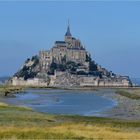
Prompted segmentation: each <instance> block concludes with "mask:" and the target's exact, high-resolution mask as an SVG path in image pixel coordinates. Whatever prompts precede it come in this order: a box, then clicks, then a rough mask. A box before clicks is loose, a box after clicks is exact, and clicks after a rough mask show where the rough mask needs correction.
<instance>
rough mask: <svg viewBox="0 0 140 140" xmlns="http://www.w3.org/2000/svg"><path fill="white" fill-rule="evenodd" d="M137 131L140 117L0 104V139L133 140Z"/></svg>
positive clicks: (139, 125)
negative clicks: (89, 114)
mask: <svg viewBox="0 0 140 140" xmlns="http://www.w3.org/2000/svg"><path fill="white" fill-rule="evenodd" d="M129 92H130V91H129ZM131 92H132V91H131ZM133 92H134V90H133ZM136 92H137V93H136ZM135 94H137V95H139V92H138V91H135ZM121 96H123V95H121ZM131 99H132V98H131ZM139 131H140V120H120V119H111V118H101V117H84V116H65V115H57V116H55V115H49V114H43V113H37V112H35V111H33V110H31V109H30V108H26V107H19V106H11V105H8V104H5V103H0V139H14V140H15V139H89V138H90V139H101V140H107V139H113V140H122V139H125V140H126V139H129V140H130V139H133V140H135V139H140V133H139Z"/></svg>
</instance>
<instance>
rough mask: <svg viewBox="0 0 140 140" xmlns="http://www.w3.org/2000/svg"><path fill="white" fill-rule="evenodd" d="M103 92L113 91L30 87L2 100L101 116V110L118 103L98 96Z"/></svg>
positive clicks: (49, 110) (42, 109)
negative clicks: (23, 91)
mask: <svg viewBox="0 0 140 140" xmlns="http://www.w3.org/2000/svg"><path fill="white" fill-rule="evenodd" d="M101 92H107V93H108V92H112V91H109V90H107V91H106V90H99V91H82V90H79V91H77V90H58V89H57V90H53V89H52V90H50V89H49V90H48V89H38V90H37V89H35V90H32V89H30V90H27V91H26V93H19V94H16V95H15V96H16V97H3V98H1V99H0V100H1V101H3V102H6V103H8V104H12V105H19V106H26V107H30V108H32V109H33V110H35V111H38V112H44V113H49V114H66V115H82V116H100V112H102V111H106V110H107V109H110V108H112V107H114V106H115V105H116V102H115V101H113V100H111V99H108V98H105V97H102V96H98V94H101Z"/></svg>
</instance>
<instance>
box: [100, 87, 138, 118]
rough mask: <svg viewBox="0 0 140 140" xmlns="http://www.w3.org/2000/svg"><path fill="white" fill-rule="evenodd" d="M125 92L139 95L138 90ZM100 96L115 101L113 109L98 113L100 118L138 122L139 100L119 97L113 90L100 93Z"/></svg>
mask: <svg viewBox="0 0 140 140" xmlns="http://www.w3.org/2000/svg"><path fill="white" fill-rule="evenodd" d="M127 91H129V92H130V93H131V94H134V92H135V93H136V94H137V95H140V90H139V89H138V90H133V89H129V90H127ZM100 95H101V96H104V97H107V98H110V99H113V100H116V101H117V105H116V106H115V107H113V108H112V109H109V110H107V111H104V112H102V113H100V114H101V115H102V116H105V117H110V118H117V119H125V120H140V100H135V99H130V98H127V97H125V96H121V95H119V94H116V93H115V90H112V92H107V91H106V92H102V93H100Z"/></svg>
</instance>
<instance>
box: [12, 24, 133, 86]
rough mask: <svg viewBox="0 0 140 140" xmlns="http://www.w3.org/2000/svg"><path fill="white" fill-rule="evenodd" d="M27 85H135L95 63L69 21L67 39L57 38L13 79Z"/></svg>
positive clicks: (15, 83)
mask: <svg viewBox="0 0 140 140" xmlns="http://www.w3.org/2000/svg"><path fill="white" fill-rule="evenodd" d="M11 84H12V85H27V86H30V85H31V86H53V87H56V86H57V87H60V86H61V87H62V86H64V87H66V86H68V87H69V86H70V87H74V86H103V87H104V86H115V87H116V86H119V87H120V86H126V87H128V86H131V81H130V79H129V77H128V76H121V75H116V74H114V73H113V72H112V71H108V70H106V69H105V68H102V67H101V66H100V65H98V64H97V63H95V62H94V61H93V60H92V59H91V57H90V54H89V53H88V52H87V51H86V49H85V47H84V46H83V45H82V43H81V41H80V40H79V39H76V38H74V37H72V35H71V32H70V26H69V24H68V27H67V31H66V34H65V37H64V41H55V43H54V46H53V47H52V48H51V49H50V50H48V51H40V52H39V55H36V56H33V57H32V58H31V59H27V60H26V61H25V63H24V64H23V66H22V68H21V69H20V70H19V71H18V72H17V73H15V75H14V76H13V77H12V79H11Z"/></svg>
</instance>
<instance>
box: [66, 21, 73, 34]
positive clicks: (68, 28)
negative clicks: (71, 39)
mask: <svg viewBox="0 0 140 140" xmlns="http://www.w3.org/2000/svg"><path fill="white" fill-rule="evenodd" d="M65 36H72V35H71V33H70V25H69V20H68V27H67V32H66V34H65Z"/></svg>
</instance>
